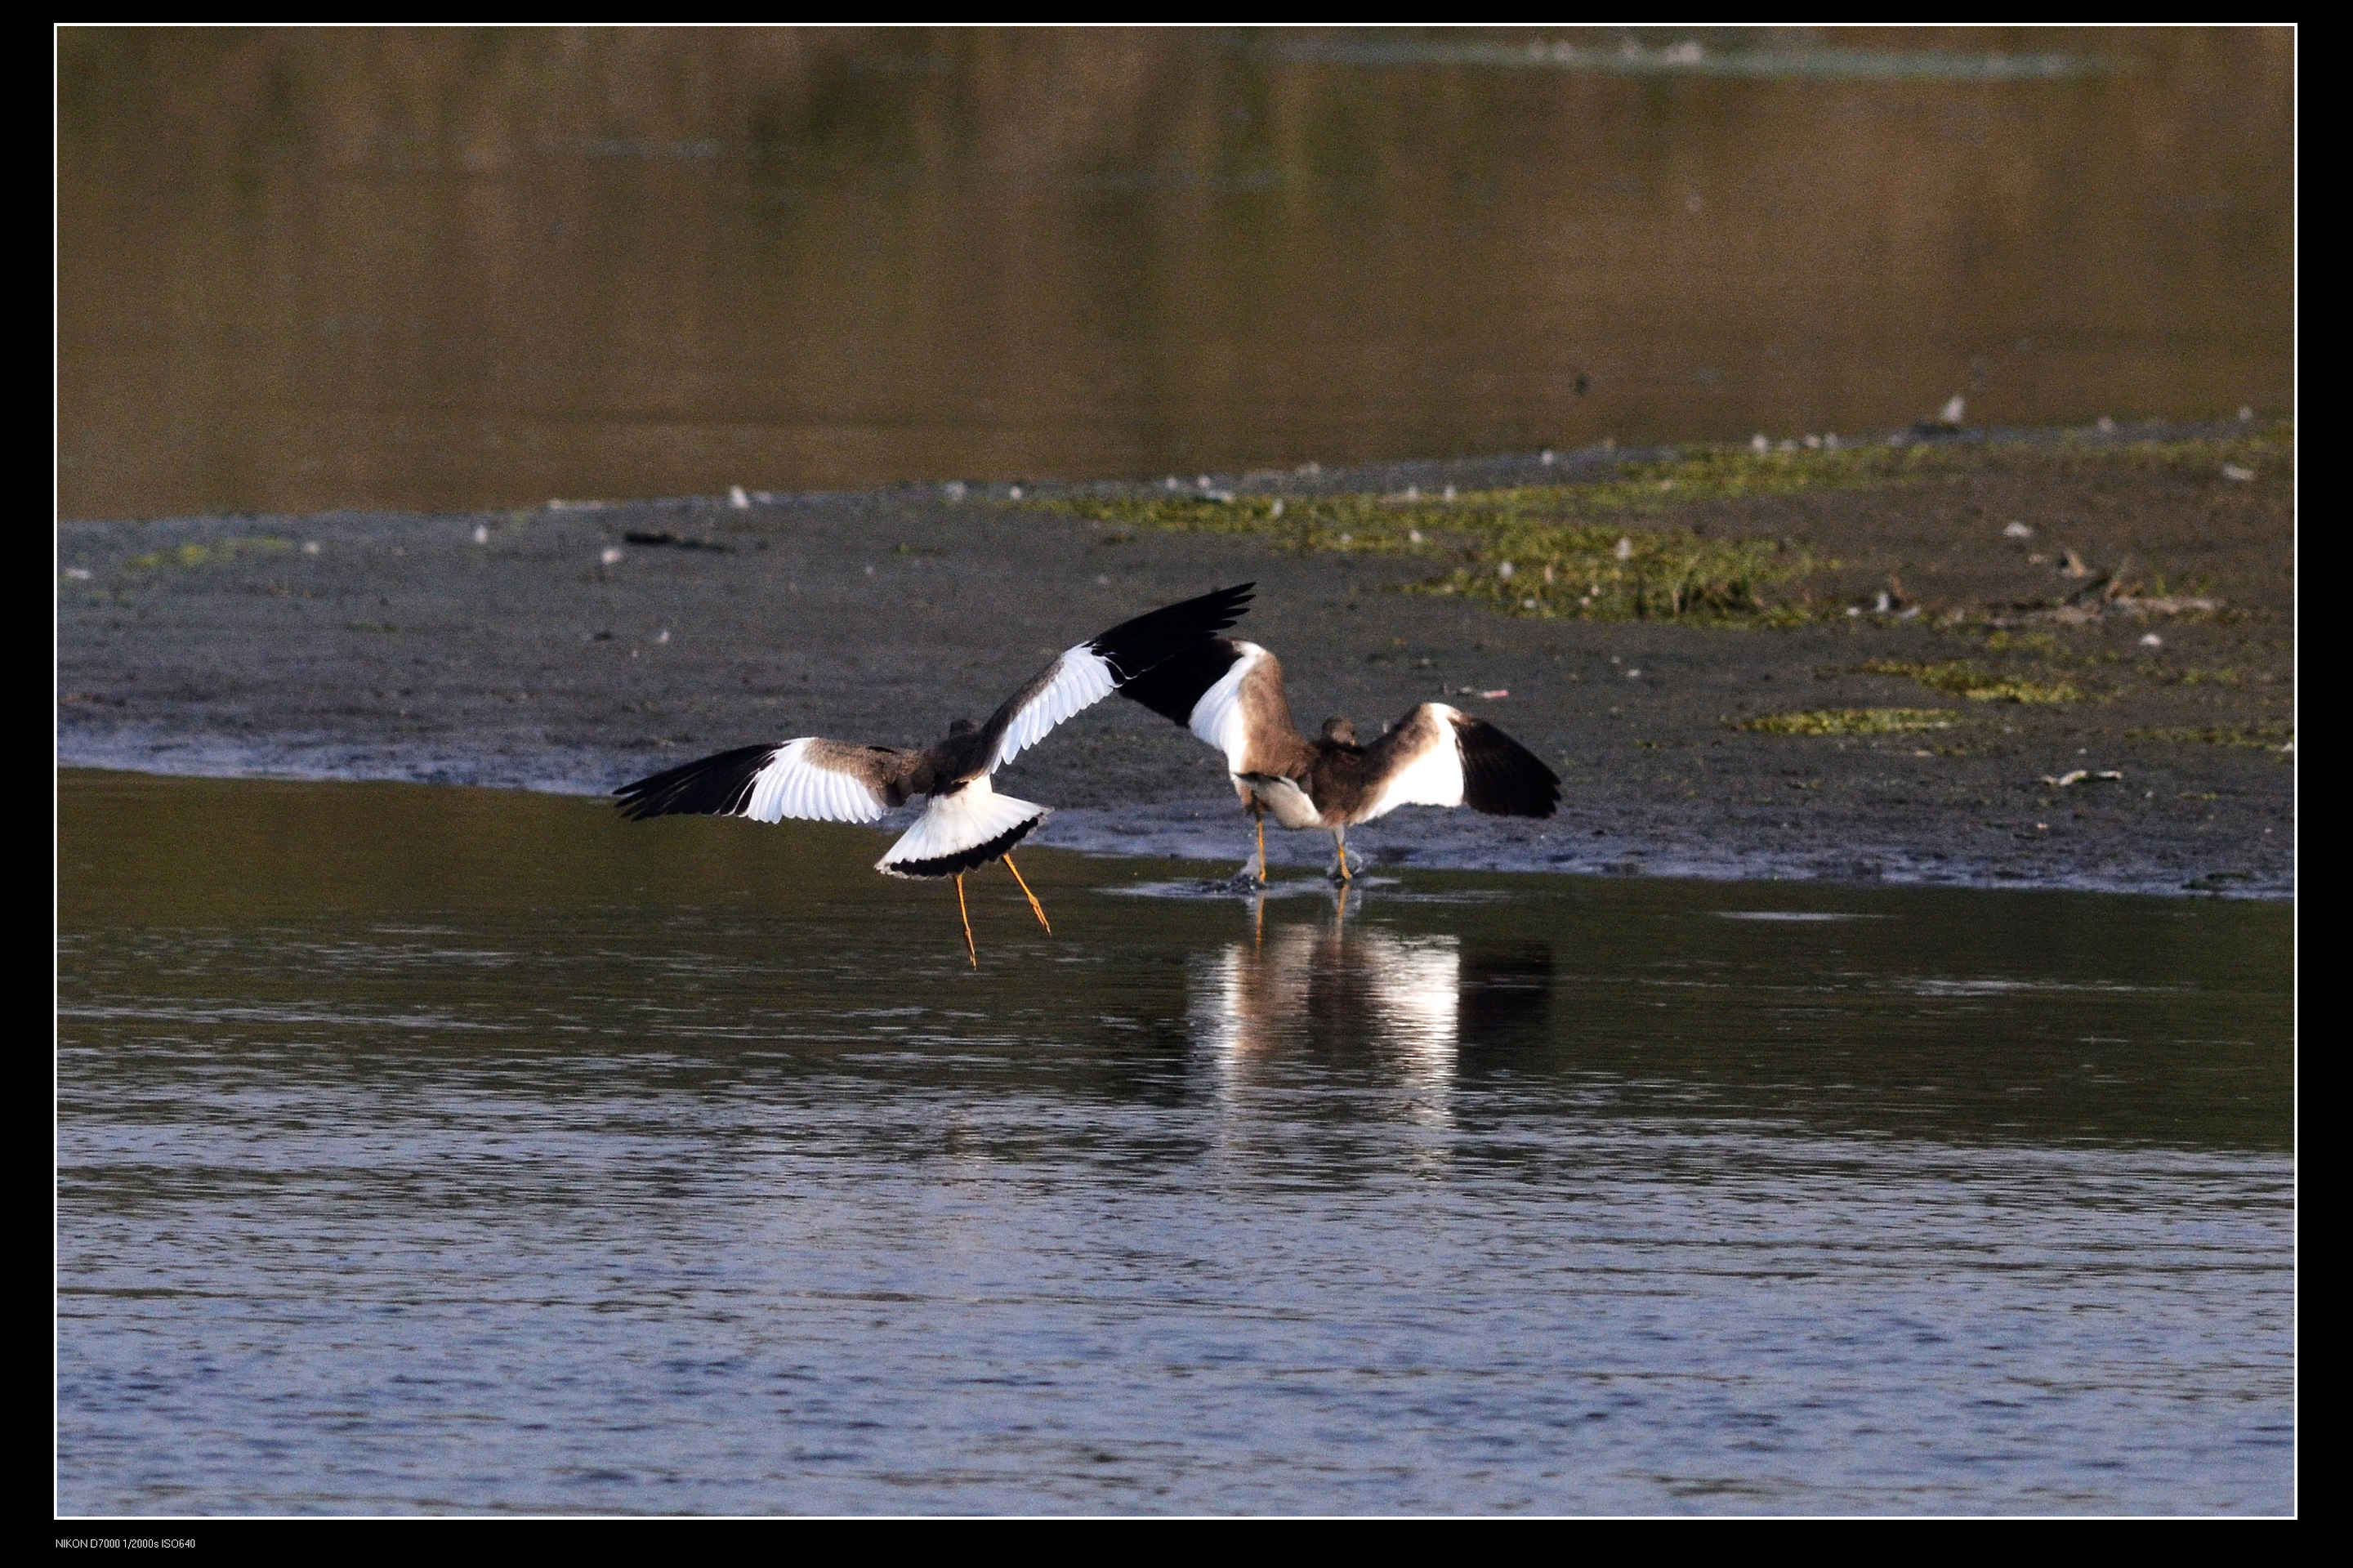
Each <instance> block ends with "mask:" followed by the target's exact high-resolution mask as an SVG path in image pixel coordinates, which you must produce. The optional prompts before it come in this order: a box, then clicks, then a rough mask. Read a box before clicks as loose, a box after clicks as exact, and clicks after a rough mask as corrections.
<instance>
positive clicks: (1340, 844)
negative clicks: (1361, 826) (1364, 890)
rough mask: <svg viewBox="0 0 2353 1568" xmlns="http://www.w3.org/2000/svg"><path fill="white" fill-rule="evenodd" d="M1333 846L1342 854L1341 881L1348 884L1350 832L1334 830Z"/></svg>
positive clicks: (1339, 829)
mask: <svg viewBox="0 0 2353 1568" xmlns="http://www.w3.org/2000/svg"><path fill="white" fill-rule="evenodd" d="M1332 845H1333V847H1334V848H1335V849H1336V850H1338V851H1339V852H1340V880H1341V881H1343V882H1346V881H1347V880H1348V879H1349V875H1350V874H1349V871H1348V830H1347V829H1345V828H1335V829H1333V830H1332Z"/></svg>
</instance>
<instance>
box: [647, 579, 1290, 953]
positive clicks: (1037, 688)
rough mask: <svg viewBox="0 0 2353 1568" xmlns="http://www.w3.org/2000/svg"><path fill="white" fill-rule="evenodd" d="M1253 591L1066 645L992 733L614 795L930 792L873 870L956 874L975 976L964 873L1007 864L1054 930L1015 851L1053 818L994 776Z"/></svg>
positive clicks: (702, 797)
mask: <svg viewBox="0 0 2353 1568" xmlns="http://www.w3.org/2000/svg"><path fill="white" fill-rule="evenodd" d="M1252 586H1253V585H1251V584H1250V583H1243V584H1241V585H1240V586H1239V587H1236V588H1219V590H1218V591H1217V592H1215V593H1206V594H1203V595H1201V596H1200V597H1199V598H1198V599H1186V600H1185V601H1184V602H1183V603H1181V604H1172V605H1167V606H1165V607H1164V608H1162V609H1155V610H1152V611H1150V612H1148V613H1146V614H1144V615H1139V616H1137V617H1136V618H1135V619H1134V620H1123V621H1121V622H1120V623H1119V624H1118V625H1117V626H1114V627H1113V628H1112V629H1111V630H1109V631H1106V632H1103V633H1102V634H1101V635H1100V636H1096V637H1091V638H1089V639H1088V640H1087V641H1084V642H1082V643H1079V644H1078V645H1077V646H1075V647H1072V648H1067V649H1064V650H1063V651H1062V652H1060V654H1057V655H1056V656H1055V658H1054V661H1053V662H1052V663H1050V664H1048V665H1047V666H1046V667H1045V668H1044V669H1042V670H1040V671H1039V672H1038V673H1037V674H1035V675H1033V676H1031V677H1030V678H1029V683H1027V684H1025V685H1024V686H1023V687H1022V688H1021V689H1020V690H1019V691H1018V692H1016V693H1014V694H1012V695H1011V696H1009V697H1008V698H1006V699H1005V703H1004V705H1002V706H1000V707H999V708H998V709H997V711H996V712H995V713H994V714H991V715H989V717H988V722H987V723H986V724H982V725H978V726H976V725H974V724H973V723H972V722H971V721H970V720H968V719H958V720H956V721H955V723H954V724H952V725H950V726H948V733H947V737H946V738H945V739H944V740H941V741H938V742H936V743H934V745H932V746H930V747H925V748H924V749H923V750H921V751H904V750H900V749H897V748H894V747H888V746H857V745H852V744H850V743H849V742H847V741H839V740H822V739H819V738H818V737H817V736H801V737H800V738H799V739H797V740H788V741H786V742H785V743H784V744H783V745H782V746H744V747H737V748H736V749H734V750H733V751H723V752H721V753H719V755H717V756H716V757H706V758H702V759H701V760H700V761H696V762H689V763H685V764H682V765H681V766H680V767H677V768H670V769H668V770H666V771H664V772H660V773H657V774H655V775H653V776H652V777H651V778H649V779H638V780H637V781H636V782H635V783H632V784H624V785H622V786H621V787H620V788H619V789H616V790H614V791H613V793H614V794H616V795H617V796H619V797H620V798H621V800H620V804H621V814H622V815H623V816H625V817H628V818H629V819H630V820H632V821H637V820H639V819H642V818H646V817H664V816H671V815H675V814H681V813H685V814H691V815H696V816H706V817H750V818H752V819H754V821H763V822H774V821H781V820H782V819H784V818H786V817H798V818H804V819H813V820H815V821H828V822H871V821H873V820H874V819H875V818H877V817H879V816H881V814H882V813H883V812H885V811H887V810H890V809H891V808H892V807H893V806H899V805H903V804H905V803H906V801H907V800H909V799H910V798H912V797H913V796H916V795H926V796H929V797H930V798H931V799H930V803H929V804H928V805H927V806H926V807H925V808H924V810H923V815H922V816H920V817H918V818H916V819H915V824H914V826H913V827H911V828H909V829H908V830H907V831H906V832H905V833H903V834H902V835H901V837H900V839H899V842H897V843H894V844H892V846H891V849H890V852H889V853H886V854H885V855H883V857H882V858H881V860H879V861H877V862H875V863H874V869H875V870H877V871H879V872H881V873H883V874H885V875H888V876H930V877H938V876H952V877H954V878H955V885H956V913H957V915H958V916H961V917H962V918H963V920H964V945H965V953H966V955H967V956H969V957H970V958H971V959H972V962H973V966H974V967H975V968H978V967H979V965H980V953H979V950H978V949H977V948H975V947H974V945H973V940H972V916H970V914H969V913H967V912H966V910H965V901H964V876H965V873H966V872H968V871H974V870H977V869H978V868H979V867H981V866H984V865H987V863H989V862H990V861H993V860H1002V861H1004V862H1005V869H1006V870H1008V871H1010V872H1012V873H1013V880H1014V881H1015V882H1017V883H1019V884H1020V885H1021V892H1022V895H1023V896H1025V897H1027V898H1028V899H1029V907H1030V909H1031V910H1032V911H1033V912H1034V913H1035V914H1036V915H1037V916H1038V923H1039V925H1041V926H1045V927H1046V929H1047V931H1048V932H1049V933H1051V932H1052V930H1053V927H1052V926H1050V925H1048V924H1047V921H1046V911H1045V909H1044V908H1043V907H1042V906H1040V905H1039V902H1038V895H1036V894H1034V893H1031V892H1030V891H1029V883H1028V882H1026V881H1024V880H1023V879H1022V876H1021V873H1020V871H1019V869H1018V868H1017V867H1016V866H1015V865H1014V863H1013V856H1012V853H1011V851H1012V849H1013V846H1014V845H1015V844H1018V843H1019V842H1021V841H1022V840H1023V839H1024V838H1025V837H1027V836H1028V835H1029V832H1030V831H1031V830H1032V829H1034V828H1036V827H1037V825H1038V824H1039V822H1041V821H1045V820H1046V813H1047V812H1048V811H1049V810H1051V808H1050V807H1046V806H1039V805H1033V804H1031V803H1030V802H1029V801H1028V800H1015V799H1013V798H1012V797H1011V796H1009V795H999V794H998V793H997V791H996V790H995V789H991V788H990V787H989V782H988V776H989V775H990V774H991V773H994V772H995V771H997V768H1001V767H1003V766H1004V765H1005V764H1006V763H1008V762H1010V761H1012V760H1013V759H1014V758H1016V757H1018V756H1019V755H1020V754H1021V753H1022V752H1023V751H1024V750H1026V749H1028V748H1029V747H1032V746H1035V745H1037V744H1038V742H1039V741H1040V740H1042V739H1044V738H1045V736H1046V733H1047V731H1049V730H1050V729H1052V728H1053V727H1054V726H1056V725H1058V724H1060V723H1061V722H1062V721H1063V720H1064V719H1066V718H1069V717H1070V716H1071V715H1073V714H1075V713H1077V712H1078V711H1079V710H1080V709H1082V708H1085V707H1091V706H1092V705H1094V704H1096V703H1099V702H1101V701H1102V700H1103V698H1105V697H1107V696H1109V695H1111V694H1113V692H1115V691H1119V690H1120V689H1122V688H1123V687H1124V686H1126V685H1127V684H1129V683H1131V682H1133V681H1134V680H1136V679H1137V678H1138V677H1140V676H1142V675H1145V673H1149V672H1150V671H1152V670H1154V669H1156V668H1158V667H1159V666H1160V665H1162V664H1164V663H1166V662H1167V661H1168V660H1170V659H1172V658H1176V657H1178V656H1180V655H1183V654H1185V653H1187V652H1198V650H1199V649H1200V648H1201V647H1202V646H1203V645H1204V643H1205V642H1206V641H1208V640H1209V635H1210V633H1212V632H1216V631H1220V630H1224V629H1225V628H1227V627H1229V626H1231V625H1232V624H1233V623H1234V622H1235V620H1238V619H1239V618H1240V616H1241V614H1242V611H1243V609H1244V607H1245V606H1246V605H1247V604H1248V603H1249V601H1250V589H1251V587H1252Z"/></svg>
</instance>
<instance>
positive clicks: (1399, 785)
mask: <svg viewBox="0 0 2353 1568" xmlns="http://www.w3.org/2000/svg"><path fill="white" fill-rule="evenodd" d="M1365 749H1366V753H1367V754H1368V755H1367V762H1368V764H1369V778H1368V779H1367V786H1368V789H1367V792H1368V794H1369V796H1370V799H1369V800H1367V801H1366V806H1365V809H1364V812H1363V814H1362V815H1361V816H1359V817H1357V818H1356V821H1371V820H1372V819H1373V818H1375V817H1379V816H1385V815H1387V814H1388V812H1390V811H1393V810H1397V808H1398V807H1399V806H1468V807H1470V808H1471V809H1472V810H1474V811H1485V812H1487V813H1488V814H1489V815H1491V816H1497V817H1549V816H1551V815H1552V814H1553V811H1554V810H1555V809H1556V808H1557V807H1558V806H1559V804H1560V779H1559V777H1558V775H1556V774H1555V773H1554V772H1553V770H1552V769H1551V768H1547V767H1546V766H1545V764H1544V760H1543V759H1542V758H1539V757H1537V756H1536V754H1535V752H1533V751H1530V750H1529V749H1528V748H1527V747H1525V746H1522V745H1521V744H1520V743H1519V742H1518V741H1516V740H1514V739H1513V738H1512V737H1511V736H1508V735H1505V734H1504V732H1503V731H1502V730H1500V729H1497V728H1496V727H1495V726H1493V725H1491V724H1489V723H1488V722H1487V721H1486V720H1484V719H1478V718H1472V716H1471V715H1469V714H1466V713H1464V712H1462V711H1461V709H1460V708H1451V707H1449V706H1447V705H1445V704H1444V703H1423V704H1422V705H1420V706H1419V707H1417V708H1415V709H1414V710H1413V711H1412V712H1411V713H1409V714H1408V715H1405V717H1404V718H1403V719H1402V720H1400V721H1399V722H1398V725H1397V726H1396V727H1394V728H1393V729H1391V730H1390V731H1389V732H1388V734H1387V735H1384V736H1381V737H1380V739H1378V740H1377V741H1375V742H1374V743H1373V744H1372V745H1371V746H1369V747H1366V748H1365Z"/></svg>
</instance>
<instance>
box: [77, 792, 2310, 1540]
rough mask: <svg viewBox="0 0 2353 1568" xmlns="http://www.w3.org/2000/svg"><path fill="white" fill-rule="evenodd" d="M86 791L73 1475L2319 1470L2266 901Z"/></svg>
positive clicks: (2057, 1475)
mask: <svg viewBox="0 0 2353 1568" xmlns="http://www.w3.org/2000/svg"><path fill="white" fill-rule="evenodd" d="M59 777H60V785H59V788H60V797H59V804H60V834H59V888H60V895H59V897H60V908H59V926H60V932H59V958H58V967H59V983H58V1009H59V1029H58V1033H59V1044H58V1089H57V1093H58V1287H59V1294H58V1508H59V1509H60V1510H62V1511H65V1512H68V1513H81V1512H94V1513H115V1512H151V1511H164V1512H195V1513H231V1512H267V1513H278V1512H309V1511H319V1512H354V1511H365V1512H388V1513H400V1512H413V1511H491V1510H517V1511H535V1512H555V1511H574V1510H583V1511H609V1512H638V1511H660V1510H692V1511H732V1512H749V1513H760V1512H772V1511H830V1510H839V1511H861V1512H862V1511H892V1512H934V1511H988V1510H1057V1511H1066V1510H1083V1511H1157V1510H1186V1511H1224V1510H1278V1511H1327V1510H1328V1511H1367V1512H1383V1511H1431V1512H1451V1511H1495V1510H1529V1511H1563V1512H1582V1511H1597V1510H1627V1511H1766V1512H1771V1511H1791V1510H1822V1511H1847V1510H1853V1511H1920V1510H1937V1511H1968V1512H1976V1511H2013V1510H2025V1511H2050V1512H2070V1511H2108V1510H2146V1511H2177V1510H2182V1511H2232V1512H2236V1511H2283V1510H2287V1509H2290V1508H2292V1507H2293V1506H2294V1501H2295V1499H2294V1493H2293V1489H2292V1484H2293V1483H2292V1477H2293V1463H2294V1439H2295V1428H2294V1406H2293V1393H2294V1388H2293V1377H2294V1372H2295V1363H2294V1339H2293V1330H2294V1298H2293V1288H2294V1274H2293V1251H2292V1249H2293V1245H2294V1206H2293V1204H2294V1190H2293V1183H2294V1168H2293V1143H2292V1139H2293V1063H2292V1055H2291V1053H2292V1037H2291V1012H2290V1002H2291V997H2290V990H2289V987H2290V965H2291V945H2290V944H2291V920H2292V911H2291V910H2290V909H2288V908H2287V907H2286V906H2278V905H2271V904H2257V903H2245V902H2229V903H2225V902H2219V901H2212V902H2210V901H2193V900H2186V899H2136V898H2123V897H2114V896H2099V895H2071V894H2007V893H1985V892H1960V891H1954V890H1896V889H1885V888H1874V889H1852V888H1841V887H1830V886H1824V885H1802V884H1691V883H1674V882H1667V881H1661V880H1651V879H1643V878H1630V879H1571V878H1541V877H1512V876H1501V875H1487V874H1440V873H1416V872H1405V873H1398V874H1395V875H1394V877H1393V878H1390V877H1388V876H1384V877H1383V878H1381V879H1378V880H1377V882H1376V884H1375V885H1371V886H1368V887H1366V888H1364V889H1361V890H1359V891H1358V892H1357V893H1356V894H1355V895H1352V896H1351V897H1350V898H1349V899H1348V900H1346V902H1345V907H1340V906H1335V900H1334V899H1333V898H1332V897H1331V896H1330V895H1327V894H1326V893H1324V891H1323V890H1322V889H1321V888H1320V887H1316V886H1313V885H1310V886H1308V887H1306V888H1304V889H1303V890H1296V889H1292V888H1288V887H1286V888H1285V889H1283V890H1282V891H1283V893H1284V895H1283V896H1278V897H1272V898H1269V899H1266V900H1264V901H1263V903H1259V902H1256V901H1252V900H1250V899H1246V898H1240V897H1235V896H1232V895H1227V894H1221V893H1219V892H1216V891H1214V890H1213V889H1212V887H1211V886H1210V885H1207V884H1205V883H1203V882H1202V881H1200V880H1199V876H1200V873H1201V869H1202V868H1199V867H1195V866H1185V865H1177V864H1172V863H1165V862H1164V863H1154V862H1138V861H1123V860H1113V859H1090V858H1084V857H1080V856H1076V855H1070V854H1058V853H1053V852H1050V851H1039V852H1037V853H1034V854H1024V855H1023V856H1022V857H1021V863H1022V869H1023V872H1024V874H1026V875H1027V876H1028V877H1029V881H1030V883H1031V885H1033V886H1034V887H1035V888H1036V889H1037V891H1038V893H1039V896H1040V897H1041V898H1042V899H1043V900H1044V903H1045V906H1046V909H1047V911H1048V913H1049V914H1050V916H1051V917H1052V918H1053V920H1054V921H1055V925H1056V931H1055V935H1053V936H1052V937H1051V938H1049V937H1047V936H1045V935H1044V934H1043V933H1041V932H1040V931H1039V929H1038V928H1037V927H1036V925H1035V924H1034V922H1032V920H1031V918H1030V916H1029V912H1028V910H1027V908H1026V907H1025V906H1023V904H1022V903H1021V902H1020V899H1019V895H1018V892H1017V891H1016V890H1015V889H1014V888H1013V885H1012V883H1011V881H1010V879H1009V878H1008V877H1006V876H1005V875H1004V874H1003V873H1002V872H999V871H997V870H995V869H994V868H991V869H990V870H989V871H987V872H986V873H984V874H981V875H979V876H976V877H975V878H973V879H970V881H969V883H968V891H969V892H970V893H971V895H972V902H973V913H974V925H975V931H976V937H977V938H978V942H979V949H980V953H979V956H980V965H979V968H978V969H977V970H975V969H972V968H970V967H968V966H967V964H966V962H965V956H964V952H963V949H962V943H961V938H959V936H958V934H957V930H956V926H955V914H954V911H953V908H952V905H953V898H952V896H951V895H950V894H949V892H948V890H947V889H945V888H944V887H938V886H932V885H915V884H909V883H903V882H886V881H885V880H883V879H882V878H880V877H877V876H875V875H873V874H871V872H870V871H869V870H868V869H867V867H868V865H869V863H871V860H872V859H873V857H874V855H875V854H876V853H879V849H880V847H881V844H882V843H883V842H885V841H884V840H883V839H881V837H880V836H878V835H876V834H873V833H871V832H865V831H861V830H852V829H835V828H823V827H801V826H794V827H791V828H779V829H765V828H760V827H757V826H754V825H752V824H746V823H741V822H730V821H662V822H656V823H648V824H638V825H628V824H623V823H621V822H620V821H617V819H616V818H615V817H614V816H613V814H612V813H611V812H610V811H608V810H606V809H605V808H603V807H602V806H601V805H599V804H597V803H595V802H590V801H584V800H571V799H563V798H553V797H541V796H530V795H522V794H513V793H500V792H492V791H474V790H461V789H422V788H414V787H404V786H390V785H314V784H281V783H258V782H228V781H221V780H194V779H151V778H141V777H133V776H127V775H114V774H98V773H86V772H70V771H69V772H66V773H63V774H61V775H60V776H59ZM1217 869H1218V870H1220V871H1222V870H1223V869H1225V868H1223V867H1219V868H1217Z"/></svg>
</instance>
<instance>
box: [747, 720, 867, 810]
mask: <svg viewBox="0 0 2353 1568" xmlns="http://www.w3.org/2000/svg"><path fill="white" fill-rule="evenodd" d="M815 744H817V741H816V737H814V736H802V737H801V738H799V739H798V740H788V741H786V742H785V744H784V745H782V746H780V747H776V751H775V753H774V754H773V755H772V756H770V757H769V758H768V760H767V762H766V763H765V764H764V765H763V766H762V767H761V768H760V771H759V772H757V773H755V774H754V775H753V776H752V792H751V795H750V796H749V797H748V798H747V799H746V800H744V811H743V814H744V816H747V817H751V818H754V819H755V820H757V821H763V822H774V821H782V820H783V819H785V818H786V817H799V818H803V819H807V820H809V821H819V822H871V821H873V820H874V819H875V818H877V817H879V816H881V814H882V813H883V812H884V811H886V810H890V808H889V807H888V806H886V805H885V804H884V803H883V802H882V801H881V799H879V798H878V797H877V796H876V795H875V793H874V791H873V789H871V788H870V787H869V786H868V785H867V783H866V781H865V780H864V779H859V778H856V777H854V776H852V775H850V774H848V773H842V772H839V771H837V770H836V769H834V768H828V767H826V766H824V765H823V764H822V763H818V762H812V761H811V760H809V757H808V750H809V747H811V746H812V745H815Z"/></svg>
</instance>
